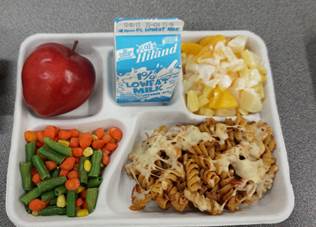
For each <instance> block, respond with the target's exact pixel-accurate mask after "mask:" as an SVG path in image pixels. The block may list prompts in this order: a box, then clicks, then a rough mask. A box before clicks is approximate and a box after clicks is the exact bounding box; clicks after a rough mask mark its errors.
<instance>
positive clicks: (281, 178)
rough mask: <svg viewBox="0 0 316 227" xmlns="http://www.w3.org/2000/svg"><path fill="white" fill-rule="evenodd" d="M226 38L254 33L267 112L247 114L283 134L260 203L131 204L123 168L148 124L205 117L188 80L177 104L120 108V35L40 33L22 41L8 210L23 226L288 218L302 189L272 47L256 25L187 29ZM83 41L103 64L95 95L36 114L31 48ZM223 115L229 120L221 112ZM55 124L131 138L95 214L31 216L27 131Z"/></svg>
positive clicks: (98, 65) (107, 175) (84, 49)
mask: <svg viewBox="0 0 316 227" xmlns="http://www.w3.org/2000/svg"><path fill="white" fill-rule="evenodd" d="M214 34H223V35H225V36H228V37H229V36H236V35H246V36H248V37H249V39H248V47H249V48H250V49H251V50H252V51H254V52H255V53H256V54H257V55H259V56H260V57H261V59H262V61H263V64H264V66H265V67H266V69H267V84H266V87H265V93H266V99H265V101H264V104H263V110H262V112H261V113H260V114H254V115H249V116H246V117H245V118H246V119H247V120H259V119H262V120H264V121H266V122H268V123H269V124H270V125H271V126H272V128H273V133H274V135H275V139H276V143H277V148H276V151H275V156H276V158H277V163H278V165H279V171H278V173H277V175H276V178H275V181H274V184H273V187H272V189H271V190H270V191H269V192H268V193H267V194H266V195H265V196H264V197H263V198H262V199H261V200H260V201H259V202H257V203H255V204H253V205H251V206H248V207H244V208H243V209H241V210H240V211H238V212H235V213H229V212H225V213H224V214H223V215H219V216H209V215H206V214H202V213H199V212H193V211H192V212H190V211H189V212H185V213H176V212H174V211H172V210H169V211H162V210H160V208H159V207H158V206H150V207H148V209H146V210H144V211H136V212H135V211H131V210H129V209H128V207H129V205H130V203H131V201H130V194H131V190H132V186H133V184H134V182H133V180H132V179H130V178H129V177H128V176H127V175H126V173H125V171H124V170H123V166H124V163H125V162H126V160H127V156H128V153H129V152H130V151H131V150H132V148H133V146H134V143H135V142H136V141H137V140H139V139H140V135H141V134H142V133H143V132H144V131H145V130H150V129H153V128H156V127H158V126H160V125H162V124H175V123H184V122H199V121H201V120H203V119H204V117H203V116H199V115H195V114H192V113H190V112H189V111H188V110H187V108H186V106H185V100H184V95H183V87H182V83H181V79H179V83H178V86H177V89H176V91H175V94H174V96H173V99H172V102H171V103H170V104H169V105H161V106H120V105H118V104H117V103H116V102H115V101H114V97H113V87H114V86H113V84H114V81H113V78H114V77H113V75H114V67H113V65H114V64H113V61H114V59H113V34H112V33H90V34H36V35H33V36H30V37H29V38H27V39H26V40H25V41H24V42H23V43H22V45H21V47H20V51H19V59H18V68H17V69H18V70H17V91H16V101H15V113H14V126H13V133H12V139H11V151H10V158H9V165H8V173H7V192H6V210H7V214H8V216H9V218H10V219H11V221H12V222H13V223H15V224H16V225H18V226H33V227H35V226H46V227H48V226H71V225H76V226H87V225H90V226H95V225H102V226H105V225H107V226H116V225H117V226H118V225H120V226H121V225H126V226H127V225H129V226H135V225H137V226H149V225H150V226H160V225H163V226H215V225H216V226H218V225H239V224H256V223H257V224H259V223H277V222H281V221H283V220H285V219H286V218H287V217H288V216H289V215H290V213H291V212H292V210H293V207H294V193H293V189H292V185H291V182H290V175H289V166H288V160H287V153H286V148H285V144H284V139H283V136H282V131H281V125H280V121H279V115H278V112H277V106H276V101H275V94H274V88H273V79H272V73H271V69H270V65H269V59H268V53H267V48H266V46H265V44H264V42H263V40H262V39H261V38H260V37H258V36H257V35H255V34H253V33H251V32H248V31H196V32H192V31H186V32H183V34H182V39H183V41H188V40H196V39H198V38H201V37H203V36H206V35H214ZM74 40H79V43H80V45H79V49H78V52H79V53H80V54H82V55H84V56H86V57H88V58H89V59H90V60H91V61H92V62H93V64H94V66H95V69H96V75H97V80H96V87H95V90H94V93H93V95H92V97H90V99H89V100H88V101H87V102H86V103H84V104H83V105H82V106H81V107H79V108H78V109H76V110H74V111H72V112H69V113H67V114H64V115H60V116H57V117H54V118H49V119H43V118H39V117H36V116H35V115H33V114H32V113H30V111H29V110H28V109H27V108H26V106H25V105H24V103H23V97H22V85H21V70H22V65H23V62H24V60H25V58H26V56H28V55H29V54H30V53H31V51H32V50H33V49H34V48H35V47H36V46H38V45H39V44H42V43H45V42H59V43H62V44H65V45H67V46H71V45H72V43H73V41H74ZM215 119H217V120H219V119H222V118H221V117H215ZM48 124H53V125H57V126H60V127H62V128H74V127H75V128H78V129H79V130H93V129H95V128H97V127H104V128H107V127H110V126H117V127H120V128H121V129H122V130H123V133H124V137H123V139H122V141H121V142H120V146H119V148H118V150H117V151H116V152H115V153H114V154H113V156H112V158H111V163H110V165H109V166H108V167H107V168H106V170H105V171H104V173H103V179H104V180H103V183H102V185H101V186H100V191H99V198H98V202H97V206H96V209H95V211H94V212H93V213H92V214H90V215H89V216H87V217H83V218H68V217H65V216H51V217H33V216H32V215H29V214H28V213H27V212H26V211H25V209H24V207H23V205H22V203H21V202H20V201H19V197H20V195H21V194H22V186H21V181H20V175H19V162H20V161H22V160H24V152H23V149H24V140H23V139H22V138H23V132H24V131H25V130H26V129H39V128H43V127H44V126H46V125H48Z"/></svg>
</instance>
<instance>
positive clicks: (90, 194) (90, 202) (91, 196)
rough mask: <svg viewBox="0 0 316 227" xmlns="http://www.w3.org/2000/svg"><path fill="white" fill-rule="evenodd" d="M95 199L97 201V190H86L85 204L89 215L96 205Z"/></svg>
mask: <svg viewBox="0 0 316 227" xmlns="http://www.w3.org/2000/svg"><path fill="white" fill-rule="evenodd" d="M97 199H98V188H88V189H87V197H86V202H87V207H88V211H89V213H91V212H92V211H93V210H94V209H95V206H96V204H97Z"/></svg>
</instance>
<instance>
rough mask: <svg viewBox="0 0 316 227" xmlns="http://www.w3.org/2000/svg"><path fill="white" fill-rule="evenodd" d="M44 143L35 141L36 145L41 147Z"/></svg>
mask: <svg viewBox="0 0 316 227" xmlns="http://www.w3.org/2000/svg"><path fill="white" fill-rule="evenodd" d="M43 145H44V143H43V142H40V141H37V142H36V146H37V147H38V148H39V147H42V146H43Z"/></svg>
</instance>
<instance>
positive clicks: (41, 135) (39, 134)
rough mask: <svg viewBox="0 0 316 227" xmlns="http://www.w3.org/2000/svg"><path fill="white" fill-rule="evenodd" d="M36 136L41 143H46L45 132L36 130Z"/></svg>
mask: <svg viewBox="0 0 316 227" xmlns="http://www.w3.org/2000/svg"><path fill="white" fill-rule="evenodd" d="M36 137H37V140H38V141H39V142H41V143H44V133H43V131H37V132H36Z"/></svg>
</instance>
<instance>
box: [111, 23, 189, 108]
mask: <svg viewBox="0 0 316 227" xmlns="http://www.w3.org/2000/svg"><path fill="white" fill-rule="evenodd" d="M182 28H183V21H181V20H179V19H176V18H167V19H132V18H130V19H129V18H117V19H115V22H114V41H115V69H116V94H115V97H116V101H117V102H118V103H122V104H124V103H125V104H126V103H168V102H169V101H170V100H171V98H172V95H173V93H174V90H175V87H176V84H177V80H178V78H179V74H180V73H181V31H182Z"/></svg>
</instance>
